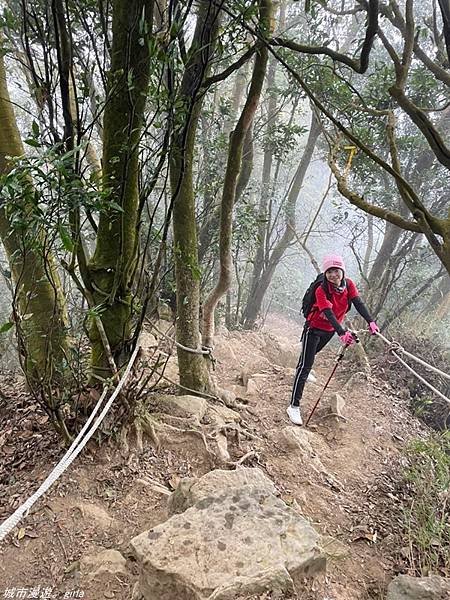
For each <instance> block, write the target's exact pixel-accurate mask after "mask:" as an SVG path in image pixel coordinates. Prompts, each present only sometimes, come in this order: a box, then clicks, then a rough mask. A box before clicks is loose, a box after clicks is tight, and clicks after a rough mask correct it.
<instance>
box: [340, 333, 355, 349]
mask: <svg viewBox="0 0 450 600" xmlns="http://www.w3.org/2000/svg"><path fill="white" fill-rule="evenodd" d="M339 339H340V340H341V342H342V343H343V344H344V346H351V345H352V344H354V343H355V338H354V337H353V334H352V332H351V331H346V332H345V333H344V335H340V336H339Z"/></svg>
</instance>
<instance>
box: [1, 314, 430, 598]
mask: <svg viewBox="0 0 450 600" xmlns="http://www.w3.org/2000/svg"><path fill="white" fill-rule="evenodd" d="M299 337H300V325H298V324H296V323H294V322H292V321H289V320H287V319H285V318H283V317H280V316H274V315H272V316H270V317H269V319H268V321H267V323H266V326H265V330H264V331H262V332H259V333H245V332H235V333H227V334H222V336H221V337H220V339H219V342H218V345H217V359H218V360H217V376H218V379H219V381H220V383H221V385H222V386H223V387H226V388H229V389H233V388H234V390H235V391H239V381H238V380H239V378H241V379H242V376H243V373H242V371H244V376H245V377H246V376H250V378H251V379H252V381H253V382H254V384H255V385H254V386H253V391H252V393H249V394H247V396H246V397H245V401H246V408H245V410H243V413H242V417H243V419H244V423H245V427H246V428H247V431H249V432H252V434H253V436H252V437H253V439H245V437H242V439H241V440H240V443H239V445H238V444H237V443H236V444H234V445H233V441H232V440H231V441H230V453H231V454H232V458H233V459H234V460H238V459H239V458H240V457H241V456H243V455H244V454H245V453H247V452H249V451H250V450H254V451H255V453H256V454H255V455H254V456H253V458H250V461H249V462H247V463H246V465H247V466H259V467H260V468H262V469H263V471H264V472H265V473H266V474H267V475H268V476H269V477H270V478H271V479H272V480H273V482H274V483H275V485H276V487H277V489H278V491H279V493H280V495H281V498H282V499H283V500H284V501H285V502H286V503H287V504H289V505H291V506H293V507H294V508H295V509H296V510H298V511H299V512H300V513H301V514H302V515H303V516H305V517H307V518H308V519H309V520H310V521H311V523H312V524H313V526H314V527H315V528H316V530H317V531H318V532H319V533H321V534H322V535H324V536H330V537H329V544H330V549H329V552H328V554H329V560H328V566H327V572H326V575H324V576H320V577H317V578H316V579H314V580H312V581H311V582H310V583H309V584H308V586H307V587H306V588H305V590H304V591H303V592H301V594H300V595H299V596H298V598H302V599H304V600H357V599H370V598H374V599H382V598H384V597H385V590H386V586H387V584H388V583H389V581H390V580H391V579H392V577H393V576H394V575H395V574H397V573H399V572H403V571H404V570H405V561H404V557H405V555H406V554H407V552H408V540H407V539H405V537H404V534H403V531H404V528H403V525H402V509H401V501H400V498H399V497H398V495H397V485H398V481H399V480H400V473H401V471H402V453H403V450H404V447H405V445H407V444H408V442H409V441H410V440H411V439H414V438H417V437H422V436H424V435H427V431H428V430H427V428H426V427H425V426H424V425H423V424H422V423H421V422H420V421H419V420H418V419H416V418H415V417H414V416H412V414H411V413H410V410H409V407H408V401H407V400H406V399H405V395H404V393H403V391H402V390H399V389H396V387H395V381H391V382H388V381H383V380H382V378H381V377H380V378H377V377H376V376H375V373H376V372H372V375H371V376H370V377H369V378H368V379H365V378H364V377H362V376H361V375H354V374H355V371H357V370H358V368H357V367H356V366H355V363H354V361H352V359H351V356H350V351H349V352H348V354H349V357H348V358H346V359H344V361H343V363H342V365H341V366H340V367H339V369H338V371H337V374H336V377H335V378H334V379H333V380H332V381H331V384H330V393H332V392H336V391H337V392H339V393H340V394H341V395H342V396H343V398H344V399H345V407H344V409H343V414H344V416H345V417H346V420H345V421H344V420H342V419H339V420H336V419H334V418H327V417H326V406H327V403H328V400H327V398H325V400H324V402H323V405H321V407H320V408H319V409H318V411H317V413H316V414H315V415H314V417H313V419H312V421H311V423H310V427H309V430H310V431H311V432H312V436H311V445H312V446H313V455H310V456H306V455H305V456H303V457H301V456H300V457H299V454H298V453H293V452H290V451H289V450H287V449H286V448H285V447H283V446H282V445H281V444H280V443H279V440H280V437H279V436H280V431H281V430H282V429H283V428H285V427H287V426H289V425H290V423H289V420H288V417H287V414H286V406H287V404H288V402H289V395H290V389H291V384H292V378H293V373H294V371H293V369H292V367H291V368H289V367H283V366H282V365H277V364H274V359H273V349H274V348H271V345H272V342H274V340H276V339H278V340H281V341H282V343H283V344H284V347H289V346H290V347H293V346H294V344H298V341H299ZM274 345H275V344H274ZM271 350H272V352H271ZM381 351H383V349H382V348H380V352H381ZM336 352H337V346H336V345H332V344H330V347H329V348H327V349H326V350H325V351H324V352H323V353H321V354H320V355H319V356H318V358H317V360H316V365H315V373H316V376H317V379H318V381H317V383H316V384H308V385H307V387H306V390H305V396H304V402H303V407H302V411H303V414H304V415H308V414H309V412H310V410H311V407H312V406H313V404H314V402H315V400H316V399H317V397H318V394H319V393H320V390H321V386H323V384H324V383H325V381H326V379H327V377H328V375H329V373H330V371H331V369H332V367H333V364H334V357H335V355H336ZM268 355H269V356H268ZM379 373H380V372H379V371H378V374H379ZM352 375H353V377H352V378H351V379H350V377H351V376H352ZM349 380H350V381H349ZM242 389H243V388H242ZM328 397H329V395H328ZM116 441H117V440H113V441H109V442H108V443H104V444H102V445H101V446H100V447H99V446H98V445H97V444H94V443H90V444H89V445H88V447H87V448H86V449H85V450H84V451H83V453H82V455H81V456H80V457H79V458H78V459H76V461H75V462H74V464H73V465H72V466H71V467H70V468H69V469H68V471H67V472H66V473H65V474H64V475H63V476H62V477H61V478H60V479H59V481H58V482H57V484H56V485H55V486H54V487H53V488H52V490H51V491H50V493H48V494H47V496H45V497H44V498H42V499H41V500H40V501H39V502H38V503H37V504H36V505H35V507H34V508H33V509H32V511H31V514H30V515H29V516H27V517H26V518H24V519H23V520H22V522H21V523H20V524H19V526H18V527H17V528H16V529H15V530H14V531H13V532H12V533H11V534H10V535H9V536H8V537H7V538H6V540H5V541H4V542H3V543H2V544H0V556H1V561H0V598H1V597H5V598H39V597H41V598H81V597H84V598H89V599H92V600H102V599H103V598H117V599H119V600H121V599H124V600H125V599H127V600H129V599H131V596H132V587H133V584H134V582H135V581H136V578H137V577H136V576H137V570H136V569H137V567H136V565H135V564H133V563H132V562H130V561H128V563H129V564H128V565H127V567H128V568H127V570H126V571H124V573H123V574H120V573H119V574H117V573H116V574H115V575H114V576H109V577H108V576H107V577H106V579H105V578H102V577H100V578H99V577H97V578H95V579H94V580H91V581H88V580H86V579H83V578H80V575H79V570H78V563H77V561H78V560H79V559H80V558H81V557H83V556H86V555H91V554H95V553H98V552H100V551H101V550H104V549H117V550H119V551H121V552H122V553H123V554H124V555H125V556H128V553H127V548H128V543H129V540H130V539H131V538H133V537H134V536H135V535H137V534H139V533H141V532H142V531H144V530H146V529H149V528H151V527H153V526H155V525H156V524H158V523H160V522H162V521H164V520H165V519H166V518H167V512H166V505H167V496H166V495H164V494H159V493H157V492H156V491H154V490H153V489H152V488H149V487H148V486H147V485H146V482H145V480H146V477H150V478H152V479H153V480H157V481H159V482H161V484H162V485H164V486H165V487H167V488H169V489H174V488H175V487H176V485H177V484H178V482H179V480H180V479H181V478H183V477H186V476H189V477H192V476H201V475H203V474H204V473H206V472H207V471H208V470H210V469H211V465H210V463H209V462H208V460H206V457H205V454H204V453H197V452H196V451H195V447H194V446H191V447H189V446H188V445H187V446H182V445H179V444H177V445H174V446H173V447H172V448H170V447H168V448H162V449H160V450H159V451H158V452H156V451H155V450H154V449H153V448H152V446H151V445H150V444H149V443H146V444H145V445H144V450H143V452H142V453H140V454H139V455H138V454H137V453H134V452H132V453H131V454H128V455H127V456H125V455H124V453H123V452H121V451H120V449H119V446H118V444H117V443H116ZM62 454H63V448H62V447H61V444H60V442H59V441H58V438H57V436H56V434H55V433H54V432H53V431H52V430H51V428H50V426H49V423H48V418H47V417H46V416H45V414H44V413H43V412H42V411H41V410H40V409H39V407H38V406H37V405H36V404H33V403H31V400H30V397H29V396H28V395H27V394H26V392H25V391H24V386H23V382H21V381H20V380H19V379H18V378H16V377H12V376H11V377H6V376H4V377H3V378H2V379H1V380H0V521H3V519H5V518H6V517H7V516H8V515H9V514H11V512H13V510H14V509H15V508H16V507H17V506H19V505H20V504H21V503H22V502H23V501H24V500H26V498H27V497H28V496H29V495H30V494H31V493H32V492H33V491H34V490H35V489H36V488H37V487H38V485H39V484H40V483H41V482H42V480H43V479H44V478H45V476H46V475H47V474H48V472H49V470H50V469H51V467H52V466H53V465H55V464H56V463H57V462H58V460H59V459H60V457H61V456H62ZM317 460H319V461H320V463H321V465H322V466H323V468H322V466H320V468H318V467H317V465H318V464H320V463H318V462H317ZM33 594H34V595H33ZM260 598H261V599H262V598H267V599H268V598H271V595H270V594H269V593H268V594H264V595H262V596H260ZM174 600H178V599H174ZM180 600H183V599H180Z"/></svg>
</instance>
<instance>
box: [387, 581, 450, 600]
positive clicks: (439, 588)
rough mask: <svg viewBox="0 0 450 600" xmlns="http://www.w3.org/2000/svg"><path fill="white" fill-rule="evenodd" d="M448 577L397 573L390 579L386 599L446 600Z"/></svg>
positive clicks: (448, 596)
mask: <svg viewBox="0 0 450 600" xmlns="http://www.w3.org/2000/svg"><path fill="white" fill-rule="evenodd" d="M449 598H450V579H444V578H443V577H438V576H437V575H431V576H430V577H410V576H409V575H399V576H398V577H396V578H395V579H393V580H392V581H391V583H390V584H389V587H388V592H387V597H386V600H448V599H449Z"/></svg>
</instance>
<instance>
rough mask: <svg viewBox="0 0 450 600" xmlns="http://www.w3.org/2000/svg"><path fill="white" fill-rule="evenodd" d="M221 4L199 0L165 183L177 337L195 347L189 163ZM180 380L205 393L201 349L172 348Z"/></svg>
mask: <svg viewBox="0 0 450 600" xmlns="http://www.w3.org/2000/svg"><path fill="white" fill-rule="evenodd" d="M219 13H220V7H218V6H216V5H212V4H211V3H210V2H207V1H206V0H202V2H201V3H200V6H199V14H198V17H197V23H196V27H195V32H194V37H193V41H192V46H191V49H190V52H189V59H188V61H187V63H186V67H185V71H184V74H183V79H182V82H181V87H180V92H179V96H178V98H177V101H176V105H177V106H179V107H180V108H179V109H178V114H177V127H176V128H175V130H174V133H173V135H172V148H171V156H170V182H171V188H172V194H173V198H174V202H173V242H174V257H175V278H176V287H177V316H178V322H177V340H178V342H179V343H181V344H182V345H183V346H186V347H188V348H193V349H198V348H199V347H200V331H199V310H200V269H199V264H198V249H197V226H196V218H195V198H194V188H193V175H192V167H193V160H194V143H195V133H196V129H197V124H198V118H199V114H200V110H201V107H202V103H203V94H202V93H201V86H202V84H203V82H204V80H205V78H206V76H207V73H208V70H209V68H210V63H211V56H212V53H213V50H214V46H215V42H216V37H217V32H218V27H219ZM177 352H178V365H179V369H180V384H181V385H182V386H184V387H187V388H190V389H193V390H197V391H199V392H207V391H208V390H210V386H211V382H210V377H209V370H208V365H207V362H206V360H205V358H204V356H202V355H201V354H193V353H190V352H187V351H185V350H183V349H182V348H177Z"/></svg>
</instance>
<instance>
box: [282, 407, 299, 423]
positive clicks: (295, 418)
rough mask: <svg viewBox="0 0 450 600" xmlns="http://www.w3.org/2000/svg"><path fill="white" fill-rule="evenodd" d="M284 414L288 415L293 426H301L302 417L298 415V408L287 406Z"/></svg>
mask: <svg viewBox="0 0 450 600" xmlns="http://www.w3.org/2000/svg"><path fill="white" fill-rule="evenodd" d="M286 412H287V414H288V415H289V418H290V420H291V421H292V423H294V425H303V421H302V416H301V414H300V407H298V406H288V407H287V409H286Z"/></svg>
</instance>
